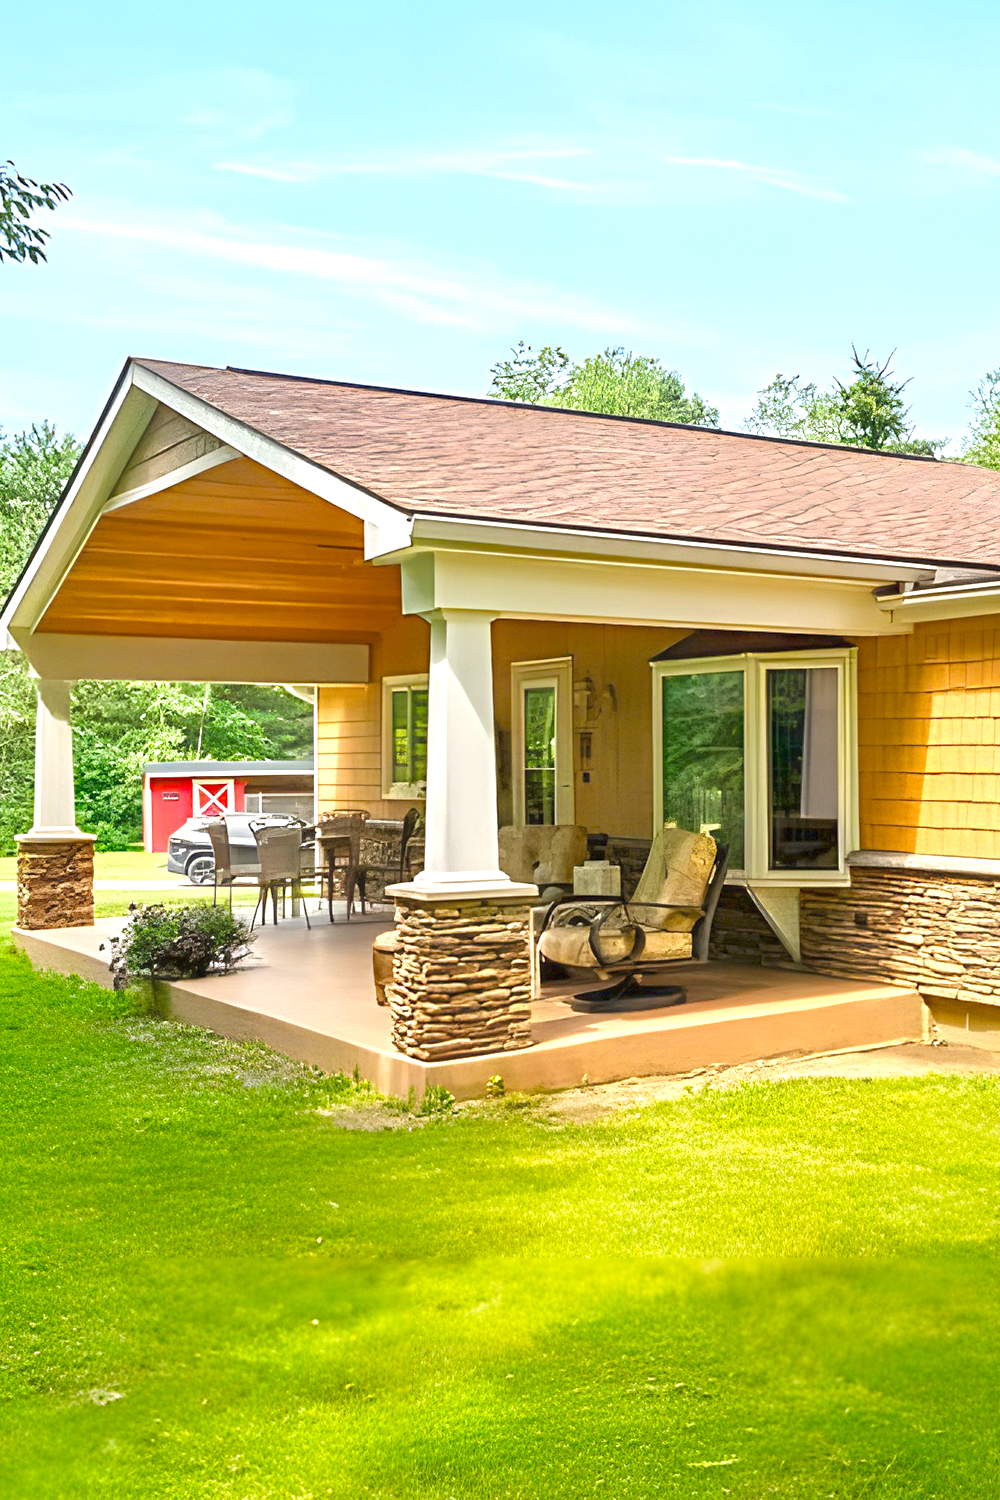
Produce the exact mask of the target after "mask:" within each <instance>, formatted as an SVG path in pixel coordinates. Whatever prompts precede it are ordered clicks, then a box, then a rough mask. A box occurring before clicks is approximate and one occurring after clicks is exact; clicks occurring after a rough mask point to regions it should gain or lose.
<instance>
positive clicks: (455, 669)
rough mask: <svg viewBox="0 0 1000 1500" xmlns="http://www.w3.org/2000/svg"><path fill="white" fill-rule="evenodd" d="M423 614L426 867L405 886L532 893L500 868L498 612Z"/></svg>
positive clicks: (436, 890)
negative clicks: (493, 628) (494, 638)
mask: <svg viewBox="0 0 1000 1500" xmlns="http://www.w3.org/2000/svg"><path fill="white" fill-rule="evenodd" d="M425 618H427V619H428V621H429V623H430V627H431V655H430V677H429V683H428V703H427V806H426V813H425V819H426V830H425V846H424V869H423V871H422V873H421V874H419V875H418V876H417V877H416V879H415V880H414V882H413V885H412V887H408V889H411V890H412V891H413V893H414V895H417V894H418V893H422V894H425V895H427V896H431V895H437V894H440V895H447V894H448V893H451V892H453V893H455V894H456V895H458V894H462V893H464V894H467V895H478V894H480V893H482V894H484V895H485V894H487V893H489V892H493V891H497V892H499V893H505V894H508V895H512V896H513V895H517V894H520V893H524V894H527V893H528V892H531V893H534V891H535V887H534V886H523V887H522V886H514V885H513V884H512V882H511V881H510V880H509V878H508V877H507V876H506V875H505V874H504V873H503V871H502V870H501V869H500V849H499V840H498V837H497V772H496V746H495V733H494V718H493V649H492V642H491V638H490V625H491V623H492V621H493V618H494V616H493V615H491V614H488V613H486V612H485V611H479V610H450V609H447V610H436V611H434V612H433V613H432V614H429V615H427V616H426V617H425Z"/></svg>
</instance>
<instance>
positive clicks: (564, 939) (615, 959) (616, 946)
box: [538, 927, 691, 969]
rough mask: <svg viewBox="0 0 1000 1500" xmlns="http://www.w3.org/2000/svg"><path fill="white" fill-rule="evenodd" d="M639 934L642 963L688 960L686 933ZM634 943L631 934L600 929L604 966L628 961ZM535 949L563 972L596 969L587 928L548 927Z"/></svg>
mask: <svg viewBox="0 0 1000 1500" xmlns="http://www.w3.org/2000/svg"><path fill="white" fill-rule="evenodd" d="M642 930H643V934H644V936H645V939H646V945H645V947H644V948H643V950H642V960H643V961H644V962H648V963H657V962H662V961H664V960H666V959H671V958H675V959H679V958H690V957H691V933H690V931H687V932H668V931H664V930H663V929H662V928H656V927H643V929H642ZM634 941H635V937H634V934H633V933H632V932H631V931H625V930H622V929H621V928H618V929H617V930H614V929H612V930H610V931H609V929H608V928H607V927H603V928H602V929H601V935H600V939H599V942H600V947H601V951H602V953H604V954H605V955H606V957H607V961H608V963H612V964H614V963H622V962H623V960H624V959H626V958H628V956H629V954H630V953H631V951H632V945H633V943H634ZM538 946H539V949H540V951H541V953H542V955H543V957H545V958H548V959H551V960H552V962H553V963H557V964H562V965H564V967H565V968H567V969H596V968H597V966H598V965H597V959H596V958H595V956H594V952H593V949H592V948H591V946H590V928H589V927H550V928H548V929H547V930H546V931H545V932H543V933H542V936H541V938H540V940H539V945H538Z"/></svg>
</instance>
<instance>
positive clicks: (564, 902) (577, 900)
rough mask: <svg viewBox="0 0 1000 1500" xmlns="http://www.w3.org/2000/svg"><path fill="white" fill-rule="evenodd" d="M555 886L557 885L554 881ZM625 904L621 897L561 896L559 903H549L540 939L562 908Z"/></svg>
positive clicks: (539, 930)
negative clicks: (553, 917)
mask: <svg viewBox="0 0 1000 1500" xmlns="http://www.w3.org/2000/svg"><path fill="white" fill-rule="evenodd" d="M553 884H555V882H554V881H553ZM624 904H625V903H624V902H623V900H622V898H621V896H560V897H559V899H558V900H557V901H552V902H550V903H549V906H548V909H547V910H546V913H545V920H544V921H543V923H542V925H541V927H540V928H539V929H538V935H539V937H541V935H542V933H543V932H544V931H545V929H546V927H548V925H549V923H550V921H551V920H552V916H553V914H554V913H555V912H556V911H558V910H559V908H560V907H562V906H579V907H588V906H624ZM580 925H581V927H582V926H583V923H582V922H581V924H580Z"/></svg>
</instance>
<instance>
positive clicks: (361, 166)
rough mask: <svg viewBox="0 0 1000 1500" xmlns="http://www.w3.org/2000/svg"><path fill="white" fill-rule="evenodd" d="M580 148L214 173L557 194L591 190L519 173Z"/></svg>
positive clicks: (251, 164) (254, 165) (222, 168)
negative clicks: (473, 180)
mask: <svg viewBox="0 0 1000 1500" xmlns="http://www.w3.org/2000/svg"><path fill="white" fill-rule="evenodd" d="M591 154H592V153H591V152H590V150H589V149H588V148H587V147H585V146H558V145H556V146H524V147H513V148H510V149H503V150H497V151H487V150H479V151H454V152H443V153H430V154H428V153H420V152H414V151H401V152H396V153H390V154H389V155H385V156H381V157H372V158H370V159H368V160H361V161H322V160H320V161H297V160H294V159H292V160H275V159H274V158H271V159H269V160H267V161H239V160H236V161H219V162H216V163H215V169H216V171H218V172H237V173H241V174H242V175H244V176H247V177H264V178H268V179H269V180H271V181H272V182H297V183H306V182H319V181H321V180H322V179H323V178H327V177H347V176H364V177H368V176H373V177H374V176H394V177H426V176H430V175H436V174H446V173H447V174H451V173H453V174H457V175H461V176H466V177H489V178H494V179H498V180H502V181H507V182H524V183H528V184H530V185H532V186H534V187H543V188H549V189H552V190H553V191H557V192H585V193H586V192H594V191H595V190H596V189H595V188H594V187H593V186H592V185H591V184H590V183H586V182H579V181H576V180H575V179H572V178H569V177H557V176H553V175H552V174H551V173H548V172H533V171H530V170H523V169H522V168H523V167H524V166H527V164H530V163H532V162H539V163H542V162H555V161H564V160H567V159H573V158H579V157H585V156H590V155H591Z"/></svg>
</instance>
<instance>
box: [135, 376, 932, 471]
mask: <svg viewBox="0 0 1000 1500" xmlns="http://www.w3.org/2000/svg"><path fill="white" fill-rule="evenodd" d="M135 363H136V364H153V365H178V366H180V367H182V368H184V369H189V370H211V371H213V372H215V373H216V374H220V375H259V376H262V377H264V378H265V379H267V380H294V381H298V382H299V383H300V384H302V385H328V386H336V387H337V388H338V389H342V390H349V391H378V392H379V393H381V394H382V395H386V396H420V397H423V398H425V399H427V400H433V401H460V402H463V403H465V404H466V405H471V406H494V407H495V406H502V407H507V408H509V409H511V410H513V411H537V412H547V413H552V414H555V415H558V416H570V417H589V418H592V419H597V420H598V421H603V422H628V423H630V424H632V425H634V426H641V427H665V428H668V429H670V430H673V431H677V432H697V433H710V434H714V435H715V436H716V437H732V438H744V439H746V440H747V441H748V442H754V443H782V444H785V445H787V446H789V447H794V448H819V449H822V450H823V451H825V452H829V453H863V454H867V455H868V456H869V457H872V458H904V459H907V460H910V461H913V462H917V463H932V464H937V463H942V462H949V460H942V459H939V458H936V457H935V456H934V455H933V454H931V453H899V452H897V451H896V450H894V449H892V448H859V447H855V446H854V445H853V444H851V443H824V442H821V441H819V440H818V439H817V438H793V437H779V436H777V435H775V434H772V433H768V432H737V431H735V430H734V429H733V428H731V427H704V426H702V425H701V424H700V423H697V422H665V421H663V420H661V419H660V418H658V417H629V416H625V415H623V414H621V413H619V412H606V411H585V410H583V409H581V408H579V407H574V406H548V405H542V404H540V403H537V402H534V401H509V400H506V399H504V398H501V397H497V396H458V395H455V394H454V393H453V392H450V391H418V390H414V389H413V388H412V387H410V386H397V385H371V384H369V383H368V382H366V381H359V380H332V379H329V378H327V377H324V376H322V375H290V374H288V373H287V372H285V371H283V370H251V369H248V368H247V367H246V366H243V365H190V364H189V365H185V364H184V362H183V361H182V360H170V359H145V358H136V360H135Z"/></svg>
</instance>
